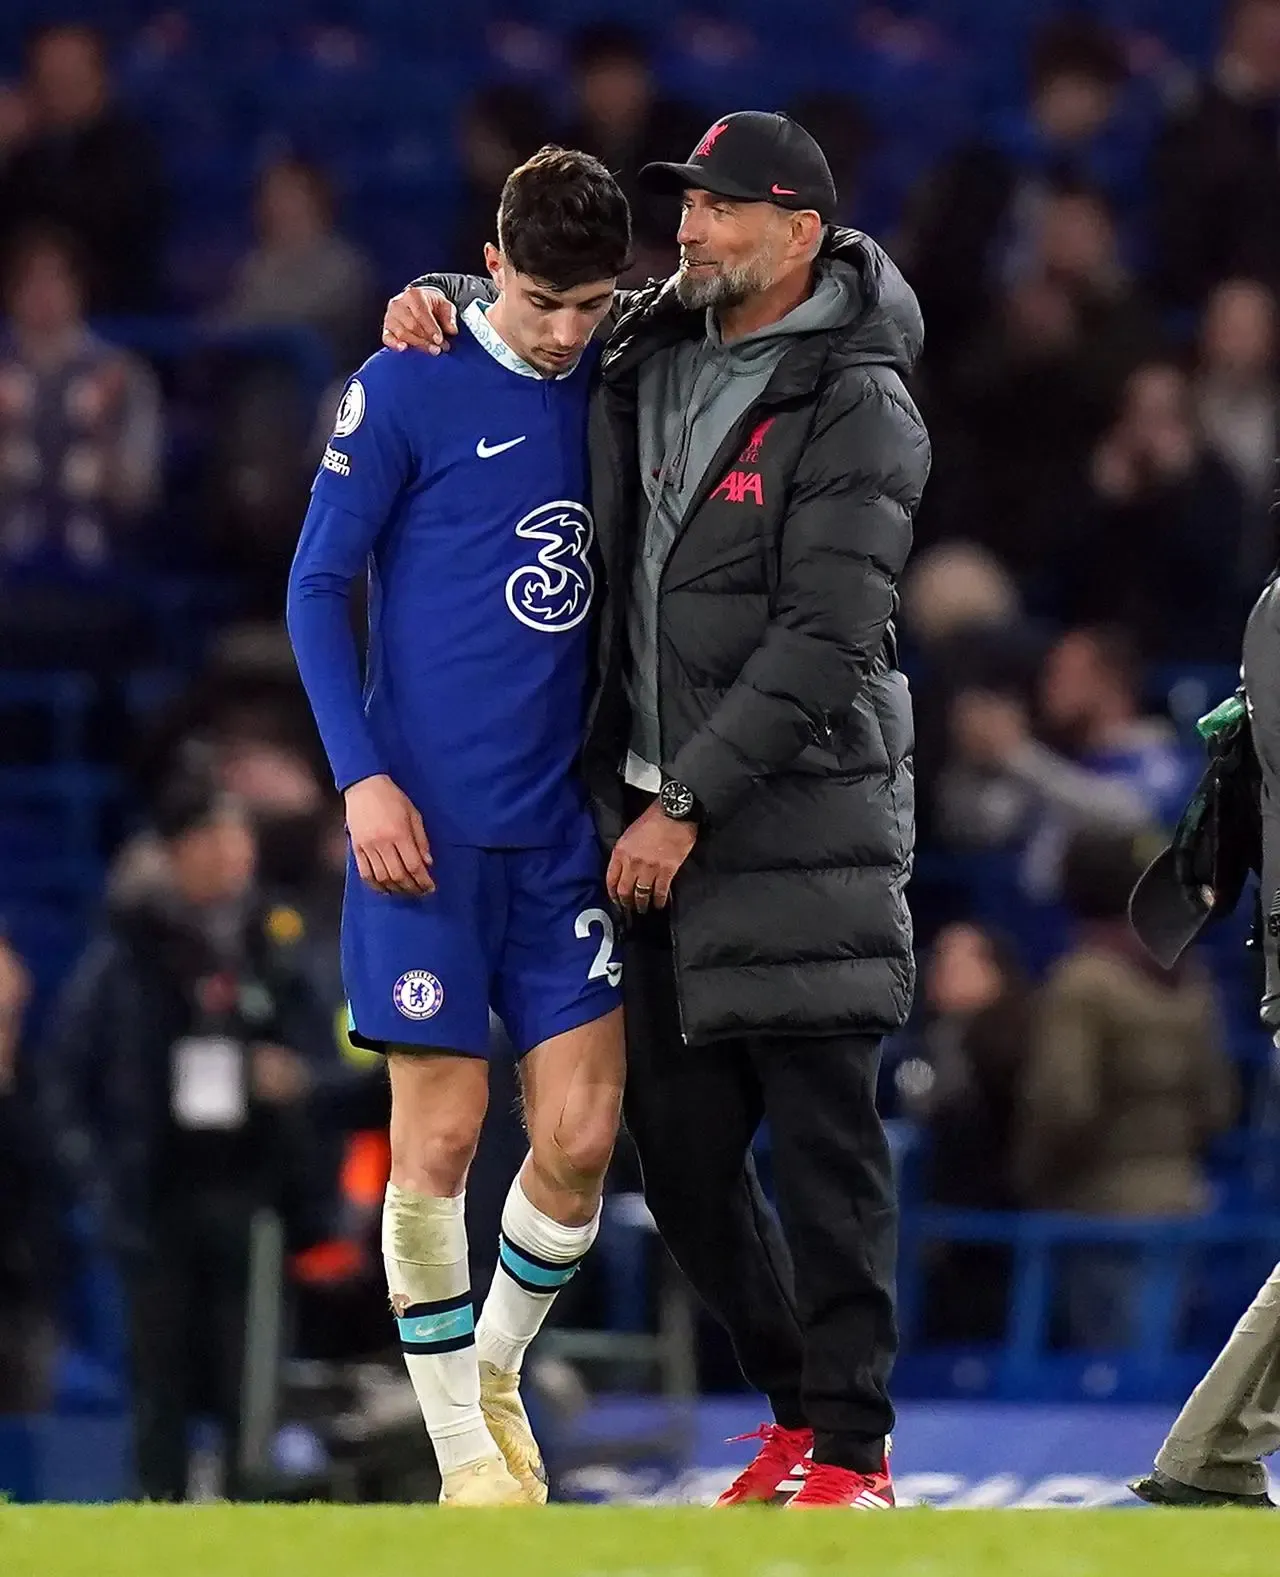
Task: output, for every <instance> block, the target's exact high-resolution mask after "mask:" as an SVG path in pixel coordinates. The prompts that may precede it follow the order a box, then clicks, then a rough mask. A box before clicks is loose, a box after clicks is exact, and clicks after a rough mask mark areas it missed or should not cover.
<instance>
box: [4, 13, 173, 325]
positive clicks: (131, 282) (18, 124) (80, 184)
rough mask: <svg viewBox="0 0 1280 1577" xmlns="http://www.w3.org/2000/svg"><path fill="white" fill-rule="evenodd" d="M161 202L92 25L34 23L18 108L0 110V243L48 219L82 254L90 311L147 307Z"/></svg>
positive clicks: (155, 170) (153, 295)
mask: <svg viewBox="0 0 1280 1577" xmlns="http://www.w3.org/2000/svg"><path fill="white" fill-rule="evenodd" d="M6 145H7V151H6ZM166 208H167V204H166V200H165V191H164V183H163V179H162V176H161V172H160V163H159V159H158V157H157V153H156V148H155V144H154V143H153V141H152V138H151V136H150V134H149V133H148V132H147V131H146V130H145V129H144V128H143V127H142V126H140V125H139V124H138V123H136V122H135V121H133V120H132V119H131V118H130V117H129V116H127V115H126V114H125V113H124V112H123V111H121V110H119V109H117V107H116V106H115V103H114V102H113V97H112V85H111V80H110V75H109V71H108V65H107V58H106V50H105V46H104V44H103V41H102V39H101V37H100V36H99V34H98V33H97V32H96V31H95V30H94V29H93V28H90V27H84V26H79V25H56V26H52V27H46V28H42V29H41V30H40V31H39V32H37V33H36V34H35V36H34V37H33V39H32V41H31V43H30V46H29V48H28V52H27V73H26V79H25V82H24V83H23V100H22V104H21V113H19V112H18V108H17V107H16V104H15V101H14V100H13V99H12V98H10V100H9V107H8V111H7V113H6V114H5V115H4V116H3V117H0V246H8V245H10V244H12V241H13V239H14V237H15V236H16V235H17V233H18V232H19V231H21V230H23V229H25V228H27V227H28V226H31V225H35V224H40V225H56V226H58V227H60V228H61V229H64V230H66V231H67V232H68V234H70V235H72V236H74V237H75V239H76V241H77V242H78V243H79V245H80V248H81V250H82V252H83V254H84V256H85V258H86V259H87V260H88V264H89V269H90V272H89V275H88V287H89V302H90V307H91V310H92V311H94V312H95V313H97V312H144V311H148V310H152V311H154V310H155V308H156V307H157V305H158V303H159V295H160V291H159V271H160V264H161V251H162V246H163V238H164V226H165V218H166Z"/></svg>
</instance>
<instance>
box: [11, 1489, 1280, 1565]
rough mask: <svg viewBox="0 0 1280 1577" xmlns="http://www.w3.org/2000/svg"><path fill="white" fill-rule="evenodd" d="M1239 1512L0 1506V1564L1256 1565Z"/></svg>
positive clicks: (1273, 1529) (1271, 1547) (1261, 1520)
mask: <svg viewBox="0 0 1280 1577" xmlns="http://www.w3.org/2000/svg"><path fill="white" fill-rule="evenodd" d="M1277 1523H1280V1518H1276V1519H1273V1518H1271V1517H1268V1516H1265V1515H1259V1514H1257V1513H1250V1512H1241V1511H1236V1512H1219V1511H1211V1512H1203V1511H1200V1512H1196V1511H1190V1512H1188V1511H1180V1512H1167V1511H1159V1512H1143V1511H1135V1512H1118V1511H1103V1512H1083V1511H1066V1512H1054V1511H1045V1512H1039V1511H1003V1512H1001V1511H997V1512H984V1511H972V1512H967V1511H966V1512H939V1511H926V1510H915V1511H901V1512H893V1513H891V1514H889V1515H887V1516H879V1515H877V1514H876V1513H874V1512H870V1513H862V1512H848V1511H831V1512H816V1513H811V1514H809V1515H802V1514H800V1513H795V1514H790V1513H787V1512H785V1511H779V1510H771V1509H758V1510H757V1509H751V1510H746V1511H735V1512H720V1513H712V1512H708V1511H700V1510H686V1509H679V1510H675V1509H666V1508H661V1509H659V1508H654V1509H649V1508H647V1507H638V1508H637V1507H627V1508H620V1507H553V1508H551V1509H550V1510H547V1511H495V1512H457V1511H440V1510H438V1509H437V1508H435V1507H431V1506H424V1507H421V1508H417V1507H367V1508H361V1507H334V1506H209V1507H181V1506H175V1507H154V1506H101V1507H96V1506H95V1507H54V1506H33V1507H27V1506H14V1505H9V1506H0V1572H3V1574H4V1577H366V1574H368V1577H490V1574H493V1577H827V1574H835V1573H851V1574H857V1577H979V1574H980V1577H988V1574H991V1577H996V1574H1000V1577H1004V1574H1008V1577H1110V1574H1112V1573H1115V1574H1124V1577H1154V1574H1158V1577H1237V1574H1238V1577H1245V1574H1246V1573H1247V1574H1248V1577H1259V1574H1262V1573H1267V1572H1270V1571H1273V1570H1274V1569H1275V1566H1276V1557H1277V1553H1278V1552H1280V1542H1278V1541H1280V1526H1277Z"/></svg>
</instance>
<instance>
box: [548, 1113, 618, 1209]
mask: <svg viewBox="0 0 1280 1577" xmlns="http://www.w3.org/2000/svg"><path fill="white" fill-rule="evenodd" d="M617 1135H618V1125H617V1122H616V1121H611V1120H610V1119H609V1118H608V1117H591V1118H587V1119H584V1120H582V1121H580V1122H573V1123H566V1122H562V1123H560V1124H559V1125H558V1126H557V1127H556V1128H555V1130H554V1131H553V1132H552V1133H551V1135H550V1136H549V1138H548V1140H547V1142H546V1144H545V1145H544V1146H542V1150H543V1154H542V1155H541V1156H539V1155H538V1154H537V1147H536V1146H535V1154H534V1160H535V1162H537V1163H539V1164H540V1165H541V1166H542V1167H543V1170H544V1171H546V1172H548V1173H550V1175H551V1176H552V1177H553V1178H554V1179H555V1181H556V1182H557V1183H558V1184H559V1185H560V1186H561V1187H562V1188H569V1189H573V1190H574V1191H575V1192H585V1191H586V1190H587V1189H589V1188H591V1187H593V1186H595V1185H596V1184H598V1183H599V1182H600V1181H601V1179H602V1178H603V1177H604V1174H605V1173H606V1172H607V1171H608V1169H609V1161H610V1159H611V1157H612V1155H613V1146H614V1142H615V1140H616V1139H617Z"/></svg>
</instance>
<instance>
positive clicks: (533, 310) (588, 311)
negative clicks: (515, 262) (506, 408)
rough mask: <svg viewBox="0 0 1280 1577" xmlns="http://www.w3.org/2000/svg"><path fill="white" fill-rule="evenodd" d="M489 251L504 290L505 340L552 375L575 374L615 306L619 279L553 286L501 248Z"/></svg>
mask: <svg viewBox="0 0 1280 1577" xmlns="http://www.w3.org/2000/svg"><path fill="white" fill-rule="evenodd" d="M485 255H486V260H487V261H488V263H489V272H490V273H491V274H492V275H493V277H494V281H495V283H496V284H497V286H498V291H499V293H500V298H501V318H500V320H499V325H498V326H499V327H500V332H501V334H502V336H503V338H504V339H505V340H506V341H507V343H508V344H509V345H510V346H511V348H512V350H514V351H515V352H516V354H517V355H518V356H522V357H523V358H524V359H525V361H527V362H528V363H529V365H530V366H531V367H536V368H537V369H538V371H539V372H541V373H543V374H545V375H546V376H547V377H548V378H554V377H558V376H559V375H560V374H561V373H565V372H569V371H570V370H571V369H572V368H573V366H574V364H575V363H576V362H577V360H578V357H579V356H581V355H582V352H583V351H584V350H585V349H586V346H587V342H588V341H589V340H590V338H591V336H592V335H593V334H594V333H595V331H596V329H597V328H598V327H599V325H600V320H601V319H602V318H603V317H604V315H605V314H606V313H607V312H608V310H609V308H610V307H611V306H612V305H613V293H614V288H615V286H616V284H617V281H616V280H613V279H598V280H593V281H590V282H589V283H587V284H585V285H575V286H574V287H573V289H572V290H553V289H552V288H551V286H550V285H548V284H547V283H546V282H545V281H544V280H539V279H535V278H533V276H532V275H530V274H520V273H517V272H516V270H515V269H514V268H512V267H511V265H510V264H509V263H508V262H506V260H505V259H504V258H503V256H502V254H501V253H500V252H499V251H498V250H497V248H496V247H488V248H486V254H485Z"/></svg>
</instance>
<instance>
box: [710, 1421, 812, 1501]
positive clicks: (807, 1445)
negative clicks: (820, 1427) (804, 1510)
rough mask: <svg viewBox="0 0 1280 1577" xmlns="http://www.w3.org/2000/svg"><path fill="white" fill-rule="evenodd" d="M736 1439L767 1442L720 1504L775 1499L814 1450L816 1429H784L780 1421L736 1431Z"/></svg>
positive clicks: (721, 1499) (731, 1486) (722, 1497)
mask: <svg viewBox="0 0 1280 1577" xmlns="http://www.w3.org/2000/svg"><path fill="white" fill-rule="evenodd" d="M733 1440H734V1441H738V1440H762V1441H763V1442H764V1444H763V1445H762V1446H761V1447H760V1449H759V1451H757V1452H756V1454H755V1456H754V1457H753V1458H752V1460H751V1461H750V1462H749V1463H748V1464H747V1466H746V1467H744V1468H743V1470H742V1472H741V1473H739V1474H738V1476H737V1478H735V1479H734V1481H733V1483H732V1484H730V1485H729V1487H728V1489H726V1490H725V1492H724V1494H723V1495H721V1497H720V1498H719V1500H717V1501H716V1505H717V1506H745V1505H748V1504H750V1503H751V1502H752V1501H755V1502H761V1501H771V1500H773V1499H775V1498H776V1497H777V1494H778V1490H779V1488H780V1486H781V1485H783V1484H785V1483H786V1481H787V1479H789V1478H790V1477H791V1476H792V1475H793V1474H794V1473H796V1472H798V1471H801V1470H802V1469H803V1466H804V1459H805V1457H806V1456H807V1455H808V1453H809V1452H810V1451H812V1450H813V1430H812V1429H783V1427H782V1426H781V1425H780V1424H761V1425H760V1427H759V1429H757V1430H754V1431H753V1432H752V1433H751V1434H749V1435H734V1436H733Z"/></svg>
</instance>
